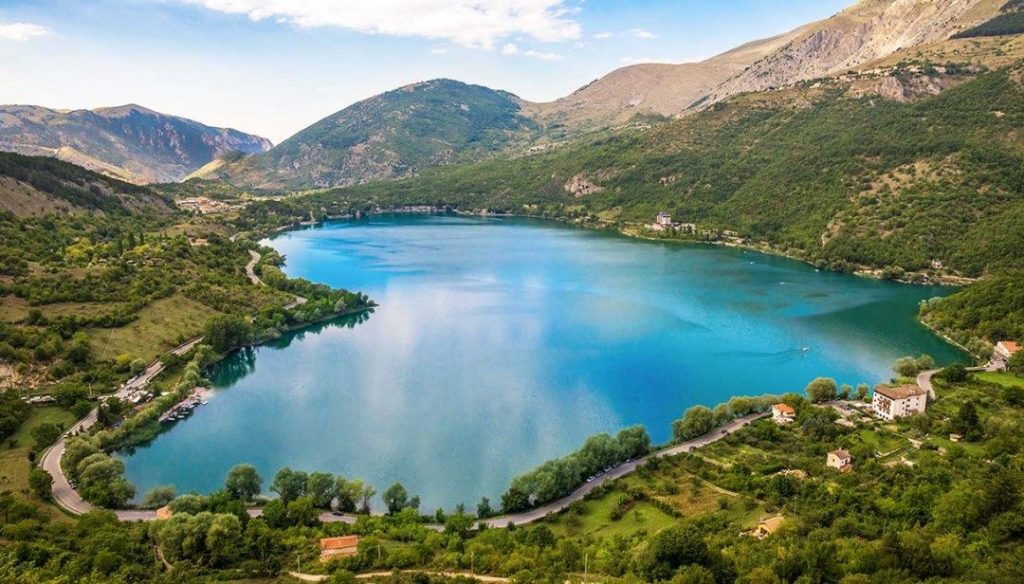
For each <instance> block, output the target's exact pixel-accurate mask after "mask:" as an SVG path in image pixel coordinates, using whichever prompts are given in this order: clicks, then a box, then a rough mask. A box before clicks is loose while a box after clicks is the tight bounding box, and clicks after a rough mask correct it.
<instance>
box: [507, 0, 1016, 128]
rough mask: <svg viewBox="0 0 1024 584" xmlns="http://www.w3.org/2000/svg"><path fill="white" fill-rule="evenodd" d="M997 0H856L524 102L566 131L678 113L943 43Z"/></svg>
mask: <svg viewBox="0 0 1024 584" xmlns="http://www.w3.org/2000/svg"><path fill="white" fill-rule="evenodd" d="M1017 1H1018V0H1011V2H1010V4H1011V5H1012V4H1014V3H1015V2H1017ZM1005 2H1006V0H861V1H859V2H857V3H856V4H854V5H852V6H851V7H849V8H847V9H846V10H844V11H842V12H840V13H839V14H837V15H835V16H833V17H831V18H828V19H825V20H821V21H818V22H813V23H810V24H807V25H804V26H801V27H799V28H797V29H795V30H792V31H790V32H788V33H785V34H781V35H778V36H775V37H772V38H768V39H764V40H758V41H754V42H751V43H747V44H745V45H742V46H740V47H737V48H735V49H733V50H731V51H728V52H726V53H723V54H721V55H718V56H716V57H712V58H710V59H707V60H705V61H701V62H699V63H683V64H639V65H632V66H629V67H623V68H621V69H616V70H615V71H612V72H611V73H609V74H607V75H605V76H604V77H601V78H600V79H598V80H596V81H593V82H591V83H590V84H588V85H586V86H584V87H582V88H580V89H578V90H576V91H575V92H573V93H572V94H571V95H569V96H567V97H564V98H562V99H559V100H557V101H554V102H551V103H538V104H529V105H528V106H527V108H528V110H529V111H531V112H532V114H533V115H534V116H535V117H536V118H537V119H538V120H539V121H541V122H543V123H545V124H546V125H548V126H549V127H550V126H556V127H557V126H565V127H566V128H568V129H569V130H570V131H571V130H580V129H593V128H600V127H606V126H610V125H619V124H623V123H626V122H628V121H629V120H631V119H632V118H633V117H634V116H636V115H659V116H666V117H672V116H677V115H682V114H683V113H685V112H687V111H688V110H690V109H692V108H693V107H695V106H701V105H703V106H707V105H710V104H713V103H715V102H717V101H720V100H722V99H724V98H726V97H728V96H730V95H735V94H736V93H741V92H745V91H761V90H765V89H771V88H775V87H785V86H788V85H792V84H794V83H797V82H800V81H805V80H808V79H814V78H817V77H827V76H831V75H836V74H840V73H844V72H846V71H847V70H848V69H850V68H854V67H858V66H860V65H863V64H866V63H871V62H873V61H876V60H879V59H883V58H885V57H888V56H891V55H893V54H895V53H897V52H901V51H907V50H909V49H912V48H916V47H920V46H923V45H927V44H929V43H934V42H937V41H944V40H946V39H948V38H949V37H950V36H953V35H955V34H957V33H962V32H963V31H965V30H966V29H968V28H969V27H972V26H975V25H978V24H979V23H982V22H986V21H988V20H989V19H991V18H993V17H995V16H996V15H998V14H999V13H1000V11H1001V10H1002V11H1007V10H1008V8H1004V3H1005ZM1008 6H1009V5H1008ZM1016 17H1017V15H1007V16H1006V17H1004V18H1016ZM1012 22H1015V21H1011V24H1007V22H1006V21H1005V20H1004V21H997V22H996V24H995V25H993V26H991V28H992V29H994V30H1006V29H1007V27H1008V26H1012Z"/></svg>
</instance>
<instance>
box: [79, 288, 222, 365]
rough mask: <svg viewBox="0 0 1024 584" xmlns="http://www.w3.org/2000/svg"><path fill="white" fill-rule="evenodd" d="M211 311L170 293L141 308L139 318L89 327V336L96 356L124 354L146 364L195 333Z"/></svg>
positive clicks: (108, 357)
mask: <svg viewBox="0 0 1024 584" xmlns="http://www.w3.org/2000/svg"><path fill="white" fill-rule="evenodd" d="M215 314H217V312H216V311H215V310H213V309H212V308H210V307H208V306H205V305H203V304H199V303H198V302H196V301H194V300H190V299H188V298H186V297H184V296H181V295H174V296H171V297H169V298H163V299H161V300H157V301H156V302H153V303H152V304H150V305H149V306H147V307H145V308H143V309H142V310H140V311H139V318H138V319H137V320H135V321H134V322H131V323H129V324H128V325H127V326H124V327H121V328H119V329H92V330H90V331H89V338H90V340H91V341H92V348H93V350H94V351H95V352H96V356H97V357H99V358H100V359H114V358H115V357H117V356H118V355H121V354H123V353H128V354H130V355H131V356H132V357H135V358H139V359H143V360H144V361H146V362H147V363H148V362H150V361H152V360H153V359H155V358H156V357H157V356H158V355H160V354H162V353H163V352H165V351H167V350H168V349H171V348H173V347H174V346H175V345H177V344H178V343H179V342H180V341H181V340H183V339H186V338H189V337H192V336H195V335H197V334H199V333H200V332H201V331H202V328H203V325H204V324H205V323H206V320H207V319H208V318H210V317H211V316H213V315H215Z"/></svg>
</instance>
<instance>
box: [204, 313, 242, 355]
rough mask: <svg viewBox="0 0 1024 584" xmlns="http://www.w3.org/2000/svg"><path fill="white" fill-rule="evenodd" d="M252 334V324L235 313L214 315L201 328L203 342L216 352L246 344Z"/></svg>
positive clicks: (223, 351)
mask: <svg viewBox="0 0 1024 584" xmlns="http://www.w3.org/2000/svg"><path fill="white" fill-rule="evenodd" d="M252 336H253V331H252V325H251V324H250V323H249V321H247V320H245V319H244V318H242V317H241V316H237V315H218V316H214V317H212V318H211V319H210V320H208V321H207V322H206V327H205V328H204V330H203V342H204V343H206V344H208V345H210V346H211V347H213V350H214V351H216V352H218V353H227V352H228V351H231V350H232V349H236V348H238V347H241V346H244V345H247V344H249V343H250V342H252Z"/></svg>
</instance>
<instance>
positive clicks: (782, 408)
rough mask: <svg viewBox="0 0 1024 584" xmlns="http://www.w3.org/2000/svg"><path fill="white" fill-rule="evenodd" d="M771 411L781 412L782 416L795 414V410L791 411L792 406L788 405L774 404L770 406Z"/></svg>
mask: <svg viewBox="0 0 1024 584" xmlns="http://www.w3.org/2000/svg"><path fill="white" fill-rule="evenodd" d="M772 409H774V410H778V411H780V412H782V413H783V414H795V413H796V410H794V409H793V406H791V405H788V404H775V405H774V406H772Z"/></svg>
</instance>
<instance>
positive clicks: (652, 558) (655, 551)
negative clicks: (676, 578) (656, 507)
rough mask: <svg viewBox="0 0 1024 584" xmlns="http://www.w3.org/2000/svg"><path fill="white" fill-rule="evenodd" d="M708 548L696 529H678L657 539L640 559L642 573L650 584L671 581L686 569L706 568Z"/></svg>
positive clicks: (682, 527)
mask: <svg viewBox="0 0 1024 584" xmlns="http://www.w3.org/2000/svg"><path fill="white" fill-rule="evenodd" d="M707 559H708V546H707V544H706V543H705V542H704V536H703V534H702V533H701V531H700V530H699V529H698V528H697V527H695V526H693V525H676V526H673V527H669V528H667V529H663V530H662V531H660V532H658V534H657V535H655V536H654V539H653V541H652V542H651V544H650V545H649V546H648V548H647V550H646V552H645V553H644V555H643V556H642V557H641V559H640V573H641V575H642V576H643V577H644V579H645V580H646V581H648V582H658V581H662V580H668V579H670V578H671V577H672V575H673V574H675V572H676V570H678V569H679V568H681V567H682V566H689V565H692V564H696V565H704V564H705V562H706V561H707Z"/></svg>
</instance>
